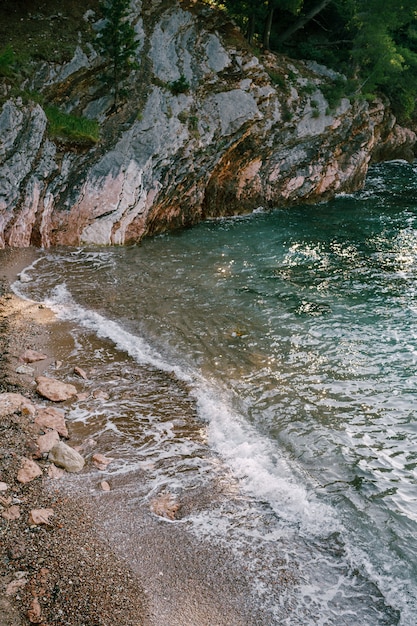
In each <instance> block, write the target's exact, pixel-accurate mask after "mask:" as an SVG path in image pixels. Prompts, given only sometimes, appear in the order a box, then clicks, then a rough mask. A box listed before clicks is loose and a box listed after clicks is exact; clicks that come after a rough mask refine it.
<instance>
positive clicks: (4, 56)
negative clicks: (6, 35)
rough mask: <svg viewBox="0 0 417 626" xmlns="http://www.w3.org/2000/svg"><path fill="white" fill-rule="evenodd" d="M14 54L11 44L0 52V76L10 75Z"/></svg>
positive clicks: (11, 73)
mask: <svg viewBox="0 0 417 626" xmlns="http://www.w3.org/2000/svg"><path fill="white" fill-rule="evenodd" d="M15 59H16V55H15V53H14V51H13V48H12V47H11V46H6V48H4V50H2V51H1V52H0V76H12V75H13V68H14V63H15Z"/></svg>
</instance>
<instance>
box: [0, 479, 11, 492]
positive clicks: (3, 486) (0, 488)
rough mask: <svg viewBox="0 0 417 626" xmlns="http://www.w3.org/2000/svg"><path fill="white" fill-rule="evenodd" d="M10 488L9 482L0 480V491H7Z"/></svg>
mask: <svg viewBox="0 0 417 626" xmlns="http://www.w3.org/2000/svg"><path fill="white" fill-rule="evenodd" d="M8 488H9V485H8V484H7V483H3V482H1V481H0V491H7V490H8Z"/></svg>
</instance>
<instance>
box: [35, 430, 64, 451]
mask: <svg viewBox="0 0 417 626" xmlns="http://www.w3.org/2000/svg"><path fill="white" fill-rule="evenodd" d="M58 442H59V435H58V433H57V432H56V430H49V431H48V432H47V433H45V434H44V435H41V436H40V437H38V442H37V443H38V446H39V450H40V453H41V454H44V453H45V452H50V450H52V448H53V447H54V446H56V444H57V443H58Z"/></svg>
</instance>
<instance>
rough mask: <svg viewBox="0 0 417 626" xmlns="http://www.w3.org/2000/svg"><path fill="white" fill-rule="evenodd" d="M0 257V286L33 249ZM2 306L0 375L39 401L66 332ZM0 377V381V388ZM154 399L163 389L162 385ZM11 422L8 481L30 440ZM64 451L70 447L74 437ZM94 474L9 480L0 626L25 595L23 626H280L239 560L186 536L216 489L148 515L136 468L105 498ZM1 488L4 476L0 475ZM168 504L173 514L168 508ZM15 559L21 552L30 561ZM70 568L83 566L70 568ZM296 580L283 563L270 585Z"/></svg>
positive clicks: (20, 610)
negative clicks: (38, 512)
mask: <svg viewBox="0 0 417 626" xmlns="http://www.w3.org/2000/svg"><path fill="white" fill-rule="evenodd" d="M8 256H9V259H10V262H11V264H12V267H10V266H9V267H4V268H2V269H3V277H2V276H1V274H0V279H1V278H3V281H6V286H7V284H8V285H10V284H11V282H12V281H13V279H15V278H16V276H17V274H18V273H19V272H20V271H22V270H23V269H24V267H26V266H27V265H29V264H30V263H31V262H33V260H34V259H35V258H36V256H37V251H32V258H31V259H30V260H29V261H28V259H29V257H30V254H28V253H27V252H26V253H24V254H23V257H24V263H18V262H17V260H19V259H20V258H21V257H20V256H19V252H15V253H13V252H12V253H10V254H9V255H8ZM0 259H1V253H0ZM22 264H23V267H22ZM1 302H2V305H1V306H0V320H1V319H3V321H4V320H6V322H7V325H8V328H7V331H6V332H7V341H8V344H9V345H8V354H7V359H6V361H2V362H0V374H1V369H2V368H3V370H6V371H5V379H6V381H7V390H9V391H15V392H16V391H17V392H19V393H23V394H24V395H27V396H28V397H29V398H30V399H31V401H32V402H34V403H39V402H40V401H41V400H40V398H39V396H38V394H37V393H36V391H35V389H34V383H33V377H34V376H38V375H40V374H42V373H43V372H44V371H45V370H46V372H47V375H51V370H52V375H53V374H54V372H55V371H56V373H57V378H62V379H63V381H65V372H67V373H68V372H69V369H68V368H69V367H72V368H73V364H72V366H71V365H70V364H69V362H68V363H64V366H63V367H62V368H61V366H59V368H58V369H57V367H56V361H57V360H59V361H64V362H65V361H67V359H68V355H69V354H70V353H71V350H73V341H72V338H71V332H70V331H71V324H69V323H67V322H62V321H60V320H58V319H57V318H56V317H55V315H54V314H53V313H52V311H50V310H49V309H46V308H44V307H43V306H42V305H38V304H34V303H32V302H26V301H24V300H22V299H20V298H18V297H17V296H16V295H14V294H10V293H7V292H6V293H4V294H3V295H2V297H1ZM28 347H30V348H31V349H35V350H38V351H41V352H44V353H45V354H46V355H47V357H48V358H47V359H45V360H43V361H41V362H39V363H38V364H37V365H36V364H35V366H36V373H35V374H34V375H33V376H26V375H22V374H17V373H16V372H15V369H16V367H15V366H16V364H18V362H19V355H20V354H21V353H22V352H23V350H24V349H27V348H28ZM138 369H139V370H140V368H139V367H138ZM71 371H73V369H72V370H71ZM48 372H49V374H48ZM164 376H165V374H164ZM1 380H2V379H1V375H0V391H1V390H2V389H1ZM173 384H175V383H173ZM84 385H85V381H83V380H82V379H80V384H79V385H78V387H79V391H81V393H83V386H84ZM84 388H85V389H86V388H87V387H85V386H84ZM90 392H91V388H90ZM162 393H168V391H167V389H165V388H164V389H163V390H162ZM16 419H17V420H18V421H19V420H20V421H19V428H20V429H21V430H20V432H19V433H18V434H16V432H15V430H12V429H11V428H9V431H10V432H12V433H14V435H13V436H12V437H11V439H10V441H9V442H8V447H12V448H13V449H14V450H15V454H16V457H15V458H14V461H13V463H12V464H10V463H9V466H10V467H9V468H8V470H7V476H6V478H7V479H8V480H9V479H10V478H9V477H11V476H12V475H13V473H14V475H16V472H17V468H18V464H19V463H20V459H21V457H22V456H27V454H28V450H27V442H28V440H31V441H32V443H33V437H34V434H33V432H31V423H30V419H28V416H22V415H18V416H17V415H14V416H11V417H10V421H9V423H8V425H9V427H10V426H11V424H13V423H14V422H16ZM190 419H191V420H192V414H190ZM0 425H1V422H0ZM4 425H5V424H4V422H3V426H4ZM6 426H7V423H6ZM190 428H192V426H190ZM70 434H71V429H70ZM77 437H78V441H77ZM68 443H69V445H73V446H76V445H77V443H79V433H78V436H77V434H75V440H74V439H73V440H72V439H71V438H70V439H69V442H68ZM1 471H2V466H1V465H0V472H1ZM44 471H45V472H46V467H45V469H44ZM103 477H104V478H106V475H105V472H104V474H100V471H98V470H97V469H96V468H94V467H93V466H92V465H91V461H89V460H87V466H86V470H85V471H84V470H83V472H81V473H80V474H67V475H66V476H65V477H64V479H63V480H61V481H52V480H51V479H48V478H46V477H45V478H43V479H42V480H39V479H37V480H34V481H33V482H32V483H30V484H29V485H25V486H24V487H23V488H22V486H21V485H19V484H18V483H16V482H15V483H14V484H13V486H12V488H11V489H12V490H13V489H15V490H16V493H18V495H19V497H20V499H21V500H22V504H21V510H22V514H21V518H20V519H18V520H16V521H13V522H9V523H8V524H7V525H6V528H5V529H4V528H3V529H2V531H4V532H5V534H6V542H5V543H6V546H8V547H6V560H7V564H6V566H5V567H4V568H2V569H0V584H1V592H0V597H2V598H3V601H2V602H3V603H4V601H5V603H6V604H5V605H4V606H5V607H6V609H3V608H2V607H3V604H2V603H1V602H0V621H1V619H3V615H4V616H6V614H7V612H8V613H10V615H16V616H17V617H15V618H14V620H15V621H10V620H9V621H4V624H5V626H23V625H24V624H27V623H28V611H30V610H31V603H32V602H33V597H34V596H35V597H36V598H40V599H39V604H40V607H41V614H40V616H39V619H40V620H41V621H35V622H29V623H40V624H43V625H44V626H55V625H56V626H61V625H62V626H96V625H97V626H113V624H114V623H117V624H118V625H119V626H161V625H162V624H164V625H165V624H169V625H170V626H186V625H188V624H189V625H190V626H208V625H210V626H211V625H212V624H216V626H252V624H255V623H256V624H259V626H263V625H265V626H271V625H272V624H273V623H279V622H275V621H271V615H270V613H269V611H267V610H264V609H263V608H262V606H258V605H256V602H257V601H256V598H254V596H253V590H252V591H251V589H252V580H251V574H250V568H246V567H244V566H243V567H242V562H241V559H240V558H237V557H236V555H235V554H233V550H232V549H231V548H229V547H227V546H221V545H219V544H218V543H217V542H213V541H212V540H210V539H208V540H207V539H202V538H199V537H196V536H195V535H193V534H192V532H190V531H189V530H188V527H187V515H188V514H189V513H190V512H191V514H192V513H193V511H204V510H205V509H208V510H210V507H211V506H213V504H214V505H215V503H216V501H218V502H219V501H224V500H225V499H226V498H228V497H229V496H228V494H225V493H223V492H222V491H221V489H220V490H218V487H217V486H216V485H215V484H214V483H210V484H209V487H205V488H204V489H201V490H197V492H193V493H189V492H188V493H184V494H182V497H183V500H182V501H181V502H180V505H181V511H180V514H179V516H178V520H177V519H176V510H177V504H176V502H172V500H171V499H170V497H169V494H168V497H167V500H166V502H165V504H164V503H163V497H162V499H161V500H158V501H157V506H159V505H160V503H161V501H162V503H163V504H162V510H160V511H158V510H157V508H155V504H154V503H155V500H153V501H152V500H151V499H150V498H149V489H150V487H149V485H148V484H147V478H146V475H145V474H144V473H143V472H142V473H141V471H140V470H136V471H132V472H129V473H128V474H127V475H122V476H115V477H114V478H112V479H111V480H110V484H111V490H110V491H107V492H104V491H103V490H102V489H100V487H99V485H100V480H101V479H102V478H103ZM1 480H4V478H2V474H1V473H0V481H1ZM211 489H212V490H211ZM216 490H217V491H216ZM151 491H152V489H151ZM32 494H33V495H32ZM0 495H1V494H0ZM158 495H161V494H158ZM21 496H23V498H22V497H21ZM35 505H36V506H37V507H38V506H40V505H42V506H43V507H46V508H48V507H50V508H52V509H53V510H54V518H53V519H54V523H53V524H52V526H39V527H36V528H35V529H33V530H32V529H31V528H30V526H29V530H28V522H27V515H28V511H29V508H30V507H31V506H32V507H33V506H35ZM170 507H173V508H172V510H171V511H170ZM171 513H172V516H171ZM172 520H173V521H174V523H172ZM177 521H178V523H176V522H177ZM183 522H185V523H183ZM3 526H4V524H3ZM22 542H23V543H22ZM21 543H22V545H23V546H25V547H24V548H23V555H19V554H18V555H17V556H16V558H10V556H7V555H11V556H13V547H12V546H13V545H20V544H21ZM91 546H94V548H93V549H91ZM25 554H26V555H29V554H31V555H32V556H31V559H32V560H30V559H29V557H28V556H25ZM80 563H82V564H83V565H82V568H81V569H80ZM243 565H244V564H243ZM0 567H1V566H0ZM44 570H47V575H46V574H45V572H44ZM28 571H29V572H30V576H29V577H26V578H25V576H26V574H25V575H23V579H24V580H26V579H27V583H26V584H25V586H24V587H23V588H22V589H21V588H19V587H18V593H17V594H14V595H13V596H12V597H10V596H4V592H5V589H6V588H7V585H8V584H10V583H11V582H13V581H15V580H16V576H18V575H19V572H28ZM42 572H44V573H43V574H42ZM295 578H296V577H294V573H293V572H292V571H291V567H289V566H286V567H285V568H284V567H282V575H280V579H279V581H277V582H279V584H282V587H283V588H286V587H288V586H291V585H292V584H293V583H294V581H295ZM40 579H42V582H41V583H39V580H40ZM62 581H68V584H65V583H63V582H62ZM39 587H40V588H41V590H42V592H43V591H45V594H44V595H42V598H45V599H44V600H42V599H41V596H40V595H39V594H38V595H36V594H37V589H39ZM57 589H59V592H57ZM86 598H88V603H87V602H86V601H85V599H86ZM254 604H255V605H256V606H255V605H254ZM2 610H3V613H2ZM5 611H6V613H5ZM284 612H285V611H284ZM35 618H36V616H35ZM5 619H6V618H4V620H5ZM2 624H3V622H2Z"/></svg>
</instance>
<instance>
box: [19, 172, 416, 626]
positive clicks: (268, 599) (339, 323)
mask: <svg viewBox="0 0 417 626" xmlns="http://www.w3.org/2000/svg"><path fill="white" fill-rule="evenodd" d="M24 277H29V278H31V281H30V282H21V283H19V284H18V285H17V286H16V289H17V290H18V291H19V293H21V294H23V295H25V296H26V297H29V298H33V299H35V300H38V301H42V302H46V303H48V304H49V305H51V306H52V307H54V308H55V310H57V311H58V313H59V314H60V315H61V316H62V317H66V318H67V319H72V320H75V321H76V322H77V323H78V324H79V325H80V328H82V329H83V332H84V335H83V334H82V333H81V334H80V337H79V352H78V353H79V354H84V355H85V354H86V353H87V352H88V354H89V364H90V366H92V365H94V366H95V367H97V368H101V369H100V376H101V378H102V379H103V376H104V380H105V381H106V390H107V391H109V390H110V393H109V397H108V399H106V400H104V401H101V402H100V403H98V404H97V408H96V410H95V412H94V413H93V415H92V414H91V406H89V407H88V410H87V407H86V406H83V403H82V402H80V403H79V404H78V406H76V407H75V408H74V410H73V412H72V419H73V420H74V421H76V422H79V423H80V424H81V425H82V424H88V425H89V426H88V428H89V429H90V431H91V428H92V426H94V428H96V430H97V431H100V432H101V433H102V437H104V440H105V438H106V437H108V436H109V433H110V434H111V435H112V437H113V438H114V437H116V440H117V445H118V446H119V453H120V459H121V460H120V462H119V464H118V465H117V467H116V469H115V470H114V471H115V472H128V471H129V470H130V469H132V468H133V467H141V468H144V469H145V470H146V472H147V474H146V475H147V480H148V482H149V484H150V485H151V489H154V490H158V489H160V488H161V487H163V488H165V489H168V490H170V491H171V492H177V493H182V492H186V490H187V489H195V488H199V489H204V487H205V486H206V487H207V485H210V484H211V483H210V481H212V480H214V479H215V480H217V481H220V482H221V483H222V485H223V489H224V491H225V492H226V493H227V490H229V491H230V495H231V500H232V494H233V497H235V498H236V500H235V504H234V505H232V504H230V506H229V508H226V509H225V506H224V502H223V503H222V504H219V503H216V501H215V498H213V504H212V506H211V508H210V513H209V514H208V513H207V511H204V513H202V514H199V513H198V511H194V512H192V513H190V515H189V518H188V522H189V523H190V525H191V526H192V532H195V533H199V534H201V535H204V536H211V537H212V539H213V541H217V542H222V541H227V542H229V544H230V545H232V546H233V549H234V550H235V551H236V554H237V555H239V554H243V553H245V554H246V555H247V554H248V551H249V553H250V559H249V561H250V563H251V565H250V567H251V571H252V575H253V580H254V594H255V595H256V596H257V597H258V598H261V600H262V601H263V602H264V603H265V606H266V607H267V609H268V611H269V615H270V618H269V621H265V624H268V623H277V624H278V623H280V624H281V623H282V624H283V623H288V624H290V625H293V624H338V625H339V624H349V625H350V624H352V625H353V624H355V625H357V624H364V625H366V626H371V625H373V624H375V625H376V624H378V625H379V624H402V625H407V626H411V625H414V624H415V623H417V560H416V558H415V555H416V554H417V532H416V531H417V487H416V482H417V419H416V397H417V396H416V387H417V297H416V294H417V292H416V289H417V166H412V165H409V164H406V163H402V162H393V163H389V164H385V165H384V166H378V167H375V168H373V170H372V172H371V173H370V176H369V180H368V183H367V186H366V189H365V190H364V191H363V192H361V193H358V194H355V195H352V196H341V197H339V198H337V199H336V200H335V201H333V202H331V203H326V204H322V205H318V206H315V207H299V208H295V209H294V208H293V209H285V210H279V209H278V210H276V211H274V212H272V213H262V212H258V213H256V214H253V215H251V216H248V217H243V218H234V219H224V220H216V221H212V222H207V223H204V224H201V225H200V226H198V227H196V228H193V229H190V230H185V231H182V232H179V233H175V234H169V235H165V236H160V237H157V238H154V239H151V240H147V241H145V242H143V244H142V245H141V246H138V247H129V248H112V249H97V248H95V249H73V250H68V249H58V250H52V251H46V252H45V253H44V254H43V255H42V256H41V257H40V259H39V260H38V261H37V262H36V263H35V264H34V265H33V267H31V268H28V269H27V270H26V271H25V272H24ZM88 333H90V335H91V337H96V336H97V335H98V336H99V337H101V338H105V339H108V340H110V342H109V344H108V345H109V346H112V347H111V348H105V347H103V346H105V345H106V344H103V346H102V347H98V345H96V344H95V340H93V339H91V340H88ZM89 341H90V343H89ZM82 342H84V343H82ZM81 344H82V345H81ZM106 350H107V353H106ZM132 363H140V364H143V365H144V366H145V370H144V371H146V372H148V374H149V377H148V378H147V377H146V376H145V377H143V376H142V377H141V378H140V380H139V379H138V378H137V377H136V375H135V373H134V369H132ZM158 371H162V372H165V373H167V372H168V373H169V372H173V373H174V374H175V379H178V380H180V381H181V380H182V381H184V382H185V383H186V389H184V388H181V386H179V387H178V386H177V385H176V383H175V384H173V385H171V386H170V385H168V386H164V383H163V380H164V377H161V376H159V378H158V374H157V372H158ZM161 392H162V393H161ZM191 400H192V401H191ZM194 402H195V403H196V404H195V406H194V404H193V403H194ZM121 406H122V407H123V410H122V417H121V416H120V415H121V411H120V407H121ZM114 445H115V444H114V440H112V446H114ZM224 485H226V487H225V486H224ZM237 494H241V495H240V496H239V497H242V498H243V501H244V502H245V504H244V506H243V504H242V501H240V505H238V504H236V502H238V501H239V497H238V495H237ZM278 554H279V555H280V559H281V560H280V559H278V556H277V555H278ZM282 558H283V559H284V562H287V563H291V564H292V566H294V567H295V569H296V570H297V572H298V575H299V584H298V585H296V588H295V589H293V588H291V590H288V592H285V593H277V591H276V590H275V591H274V585H275V586H276V582H277V581H278V580H279V576H280V571H281V570H280V568H282ZM246 561H247V559H246ZM283 609H285V610H284V614H285V615H287V617H286V619H285V620H284V618H283V617H282V615H283ZM278 616H279V617H278Z"/></svg>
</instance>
